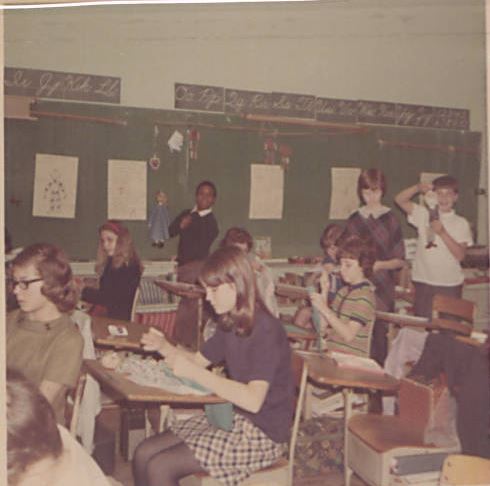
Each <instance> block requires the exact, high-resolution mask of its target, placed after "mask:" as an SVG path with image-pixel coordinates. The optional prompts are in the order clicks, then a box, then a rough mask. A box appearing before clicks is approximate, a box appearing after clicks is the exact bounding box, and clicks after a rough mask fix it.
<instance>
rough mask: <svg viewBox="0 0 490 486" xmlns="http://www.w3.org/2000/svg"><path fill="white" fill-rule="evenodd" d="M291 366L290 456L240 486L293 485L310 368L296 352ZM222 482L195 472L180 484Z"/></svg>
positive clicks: (201, 485)
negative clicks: (293, 396) (293, 401)
mask: <svg viewBox="0 0 490 486" xmlns="http://www.w3.org/2000/svg"><path fill="white" fill-rule="evenodd" d="M291 367H292V372H293V378H294V383H295V386H296V389H297V391H298V396H297V398H296V407H295V412H294V421H293V427H292V430H291V438H290V441H289V451H288V458H287V459H286V458H284V457H282V458H281V459H279V460H278V461H277V462H276V463H275V464H272V465H271V466H269V467H266V468H264V469H261V470H260V471H256V472H255V473H253V474H252V475H251V476H250V477H249V478H247V479H246V480H245V481H244V482H243V483H241V485H240V486H252V485H256V486H258V485H260V486H292V484H293V467H294V452H295V448H296V440H297V437H298V429H299V422H300V419H301V414H302V407H303V402H304V395H305V389H306V378H307V377H308V369H307V364H306V362H305V361H304V360H303V358H301V356H299V355H298V354H296V353H293V354H292V356H291ZM220 484H221V483H219V482H218V481H216V480H215V479H213V478H212V477H211V476H209V475H208V474H206V473H198V474H193V475H192V476H187V477H186V478H184V479H182V480H181V481H180V486H219V485H220Z"/></svg>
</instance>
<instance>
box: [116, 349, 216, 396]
mask: <svg viewBox="0 0 490 486" xmlns="http://www.w3.org/2000/svg"><path fill="white" fill-rule="evenodd" d="M116 371H117V372H119V373H123V374H125V375H126V376H127V378H128V379H129V380H131V381H134V382H135V383H137V384H138V385H142V386H153V387H156V388H162V389H163V390H167V391H169V392H171V393H177V394H180V395H209V394H211V391H210V390H208V389H207V388H204V387H203V386H201V385H199V384H198V383H196V382H195V381H192V380H189V379H187V378H180V377H178V376H176V375H175V374H174V373H173V371H172V370H171V369H170V368H169V367H168V365H167V364H165V362H164V361H163V360H159V361H157V360H156V359H153V358H151V359H142V358H141V357H138V356H136V355H129V356H127V357H126V358H124V359H123V360H122V362H121V364H120V365H119V366H118V367H117V368H116Z"/></svg>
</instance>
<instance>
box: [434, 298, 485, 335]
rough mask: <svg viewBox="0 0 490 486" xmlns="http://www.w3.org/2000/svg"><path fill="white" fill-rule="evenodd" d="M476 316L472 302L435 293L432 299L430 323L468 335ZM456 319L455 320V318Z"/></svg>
mask: <svg viewBox="0 0 490 486" xmlns="http://www.w3.org/2000/svg"><path fill="white" fill-rule="evenodd" d="M475 316H476V305H475V303H474V302H471V301H470V300H466V299H459V298H457V297H449V296H447V295H442V294H436V295H434V299H433V301H432V323H433V324H437V325H439V326H440V327H441V328H443V329H447V330H449V331H455V332H456V333H458V334H462V335H463V336H469V335H470V334H471V331H472V330H473V323H474V321H475ZM455 319H456V320H455Z"/></svg>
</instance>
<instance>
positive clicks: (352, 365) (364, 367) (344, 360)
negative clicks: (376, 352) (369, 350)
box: [327, 351, 384, 374]
mask: <svg viewBox="0 0 490 486" xmlns="http://www.w3.org/2000/svg"><path fill="white" fill-rule="evenodd" d="M327 355H328V356H329V357H330V358H331V359H332V361H333V362H334V364H335V365H336V366H338V367H339V368H345V369H352V370H361V371H369V372H371V373H378V374H384V370H383V368H382V367H381V366H380V365H379V364H378V363H377V362H376V361H374V359H371V358H365V357H362V356H355V355H353V354H349V353H343V352H342V351H329V352H328V354H327Z"/></svg>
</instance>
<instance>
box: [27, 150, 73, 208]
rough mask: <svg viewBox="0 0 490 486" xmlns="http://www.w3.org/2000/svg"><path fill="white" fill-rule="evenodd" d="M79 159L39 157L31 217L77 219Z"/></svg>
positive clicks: (50, 156) (48, 155) (42, 155)
mask: <svg viewBox="0 0 490 486" xmlns="http://www.w3.org/2000/svg"><path fill="white" fill-rule="evenodd" d="M77 176H78V157H69V156H65V155H52V154H36V168H35V173H34V197H33V205H32V215H33V216H41V217H46V218H74V217H75V203H76V196H77Z"/></svg>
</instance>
